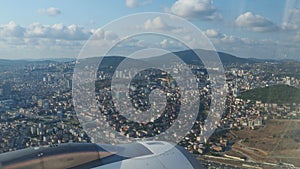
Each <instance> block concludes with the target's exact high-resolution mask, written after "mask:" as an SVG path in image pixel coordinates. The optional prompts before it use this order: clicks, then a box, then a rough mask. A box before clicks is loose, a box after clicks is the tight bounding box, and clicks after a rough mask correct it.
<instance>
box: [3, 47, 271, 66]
mask: <svg viewBox="0 0 300 169" xmlns="http://www.w3.org/2000/svg"><path fill="white" fill-rule="evenodd" d="M194 51H195V50H184V51H178V52H173V53H169V54H165V55H161V56H155V57H151V58H143V59H138V60H141V61H152V62H154V63H155V62H159V63H164V62H169V63H172V62H175V61H177V59H176V58H175V57H174V54H175V55H176V56H178V57H179V58H180V59H181V60H183V61H184V62H185V63H187V64H193V65H203V63H202V61H201V60H200V59H199V57H198V56H197V55H196V54H195V53H194ZM196 51H197V52H199V53H200V54H203V55H206V56H209V55H215V54H216V52H215V51H208V50H201V49H196ZM217 53H218V55H219V57H220V60H221V62H222V63H223V64H233V63H236V64H244V63H260V62H266V61H274V62H275V60H265V59H256V58H240V57H237V56H234V55H231V54H228V53H225V52H217ZM122 58H123V59H124V58H125V57H123V56H113V57H110V58H109V59H106V61H108V62H111V63H110V64H113V63H114V60H115V61H116V63H119V62H120V60H123V59H122ZM110 59H111V60H110ZM75 60H76V59H75V58H74V59H73V58H48V59H28V60H25V59H23V60H9V59H0V70H4V69H10V68H13V67H16V66H18V67H20V66H24V65H26V64H30V63H41V62H72V61H75ZM92 60H93V59H92ZM109 60H110V61H109ZM132 60H134V59H132Z"/></svg>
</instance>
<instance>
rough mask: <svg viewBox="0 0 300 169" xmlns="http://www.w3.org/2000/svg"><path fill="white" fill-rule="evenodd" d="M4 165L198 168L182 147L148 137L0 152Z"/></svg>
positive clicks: (10, 168)
mask: <svg viewBox="0 0 300 169" xmlns="http://www.w3.org/2000/svg"><path fill="white" fill-rule="evenodd" d="M0 164H1V167H0V168H3V169H67V168H69V169H141V168H143V169H168V168H170V169H200V168H202V167H201V166H200V163H199V162H198V161H197V160H196V159H195V158H194V157H193V156H192V155H191V154H189V152H187V151H186V150H185V149H184V148H182V147H180V146H178V145H174V144H171V143H168V142H160V141H151V142H135V143H130V144H120V145H115V146H113V145H106V144H94V143H67V144H60V145H55V146H44V147H32V148H26V149H23V150H17V151H14V152H8V153H3V154H0Z"/></svg>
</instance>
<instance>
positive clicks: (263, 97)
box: [239, 85, 300, 104]
mask: <svg viewBox="0 0 300 169" xmlns="http://www.w3.org/2000/svg"><path fill="white" fill-rule="evenodd" d="M239 98H242V99H244V100H257V101H262V102H264V103H277V104H286V103H290V104H292V103H300V89H298V88H296V87H292V86H288V85H274V86H269V87H264V88H256V89H251V90H248V91H245V92H243V93H241V95H240V96H239Z"/></svg>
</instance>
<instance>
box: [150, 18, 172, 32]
mask: <svg viewBox="0 0 300 169" xmlns="http://www.w3.org/2000/svg"><path fill="white" fill-rule="evenodd" d="M144 28H145V29H146V30H165V29H169V28H170V26H169V25H168V24H167V23H166V22H165V21H164V20H163V19H161V17H156V18H154V19H148V20H147V21H146V22H145V23H144Z"/></svg>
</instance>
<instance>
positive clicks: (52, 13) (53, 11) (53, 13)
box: [38, 7, 61, 16]
mask: <svg viewBox="0 0 300 169" xmlns="http://www.w3.org/2000/svg"><path fill="white" fill-rule="evenodd" d="M38 12H39V13H41V14H45V15H48V16H56V15H59V14H61V10H60V9H58V8H54V7H50V8H43V9H39V10H38Z"/></svg>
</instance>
